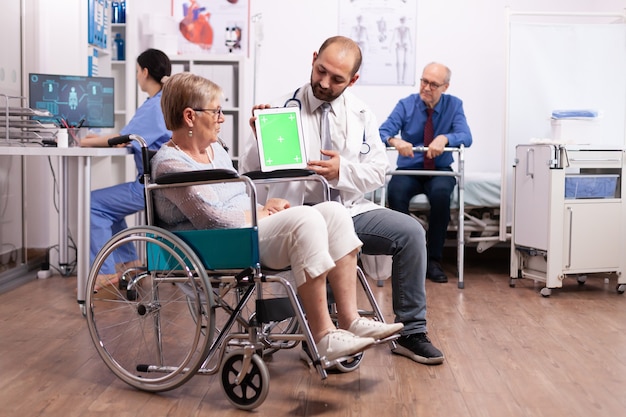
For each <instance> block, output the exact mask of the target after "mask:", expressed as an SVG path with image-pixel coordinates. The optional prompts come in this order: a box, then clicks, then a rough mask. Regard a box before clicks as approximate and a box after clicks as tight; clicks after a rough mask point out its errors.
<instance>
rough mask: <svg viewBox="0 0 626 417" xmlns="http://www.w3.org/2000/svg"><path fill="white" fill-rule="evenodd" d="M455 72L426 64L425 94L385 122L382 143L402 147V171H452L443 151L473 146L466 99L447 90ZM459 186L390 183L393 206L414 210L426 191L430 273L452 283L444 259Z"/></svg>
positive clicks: (409, 179)
mask: <svg viewBox="0 0 626 417" xmlns="http://www.w3.org/2000/svg"><path fill="white" fill-rule="evenodd" d="M450 76H451V72H450V69H449V68H448V67H446V66H445V65H443V64H440V63H437V62H431V63H430V64H428V65H426V66H425V67H424V70H423V72H422V78H421V79H420V92H419V94H411V95H410V96H408V97H405V98H403V99H401V100H400V101H399V102H398V103H397V104H396V106H395V108H394V109H393V111H392V112H391V114H390V115H389V117H388V118H387V120H385V122H384V123H383V124H382V125H381V126H380V129H379V131H380V137H381V139H382V141H383V142H385V143H386V144H387V146H390V147H394V148H395V149H396V150H397V151H398V161H397V166H398V169H402V170H412V169H414V170H422V169H426V170H437V171H452V168H451V166H450V165H451V164H452V162H453V157H452V153H450V152H444V151H443V149H444V148H445V147H459V146H460V145H464V146H466V147H469V146H470V145H471V144H472V134H471V132H470V128H469V126H468V125H467V120H466V118H465V113H464V112H463V102H462V101H461V100H460V99H459V98H458V97H455V96H452V95H449V94H444V93H445V92H446V90H447V89H448V87H449V86H450ZM429 119H430V120H429ZM398 135H399V136H398ZM415 146H427V147H428V151H427V152H413V147H415ZM455 184H456V179H455V177H451V176H435V175H433V176H412V175H394V176H392V178H391V180H390V181H389V185H388V193H387V195H388V203H389V207H390V208H391V209H393V210H397V211H400V212H403V213H409V203H410V201H411V199H412V198H413V196H415V195H418V194H426V196H427V197H428V201H429V203H430V215H429V219H428V232H427V247H428V264H427V268H426V276H427V277H428V278H429V279H430V280H432V281H434V282H447V281H448V277H447V276H446V274H445V272H444V271H443V269H442V267H441V260H442V258H443V247H444V244H445V238H446V231H447V229H448V223H449V221H450V196H451V194H452V191H453V190H454V186H455Z"/></svg>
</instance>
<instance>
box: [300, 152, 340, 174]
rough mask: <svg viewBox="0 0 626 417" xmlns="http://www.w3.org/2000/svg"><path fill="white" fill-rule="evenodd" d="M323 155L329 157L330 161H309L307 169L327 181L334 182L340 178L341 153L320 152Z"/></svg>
mask: <svg viewBox="0 0 626 417" xmlns="http://www.w3.org/2000/svg"><path fill="white" fill-rule="evenodd" d="M320 152H321V153H322V155H326V156H328V157H329V158H330V159H328V160H325V161H309V163H308V164H307V169H310V170H311V171H313V172H315V173H316V174H318V175H321V176H322V177H324V178H326V180H327V181H334V180H336V179H338V178H339V164H340V156H339V151H326V150H323V149H322V150H321V151H320Z"/></svg>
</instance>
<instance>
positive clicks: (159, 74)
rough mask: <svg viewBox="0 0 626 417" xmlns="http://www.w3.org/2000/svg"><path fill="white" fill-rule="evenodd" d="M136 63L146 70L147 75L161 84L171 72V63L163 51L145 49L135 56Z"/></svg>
mask: <svg viewBox="0 0 626 417" xmlns="http://www.w3.org/2000/svg"><path fill="white" fill-rule="evenodd" d="M137 64H139V66H140V67H141V68H146V69H147V70H148V75H150V78H152V79H153V80H154V81H156V82H158V83H160V84H163V83H164V82H165V80H167V77H169V76H170V75H171V74H172V63H171V62H170V59H169V58H168V57H167V55H165V53H164V52H163V51H160V50H158V49H153V48H150V49H146V50H145V51H143V52H142V53H141V55H139V56H138V57H137Z"/></svg>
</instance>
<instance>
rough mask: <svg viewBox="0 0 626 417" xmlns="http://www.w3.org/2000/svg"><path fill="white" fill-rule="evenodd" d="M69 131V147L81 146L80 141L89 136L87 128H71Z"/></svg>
mask: <svg viewBox="0 0 626 417" xmlns="http://www.w3.org/2000/svg"><path fill="white" fill-rule="evenodd" d="M65 130H67V140H68V144H69V146H80V141H81V140H82V138H84V137H85V136H86V135H87V131H88V130H89V129H87V128H81V127H70V128H68V129H65Z"/></svg>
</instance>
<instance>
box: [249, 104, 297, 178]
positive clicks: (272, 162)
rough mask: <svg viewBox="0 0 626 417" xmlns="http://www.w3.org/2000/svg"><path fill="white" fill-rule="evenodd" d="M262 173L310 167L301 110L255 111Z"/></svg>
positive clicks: (295, 108) (282, 108) (278, 108)
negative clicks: (303, 134) (303, 133)
mask: <svg viewBox="0 0 626 417" xmlns="http://www.w3.org/2000/svg"><path fill="white" fill-rule="evenodd" d="M254 115H255V116H256V121H255V128H256V137H257V145H258V147H259V159H260V162H261V171H263V172H269V171H275V170H277V169H304V168H306V166H307V159H306V151H305V146H304V138H303V136H302V120H301V118H300V108H299V107H274V108H270V109H255V110H254Z"/></svg>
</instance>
